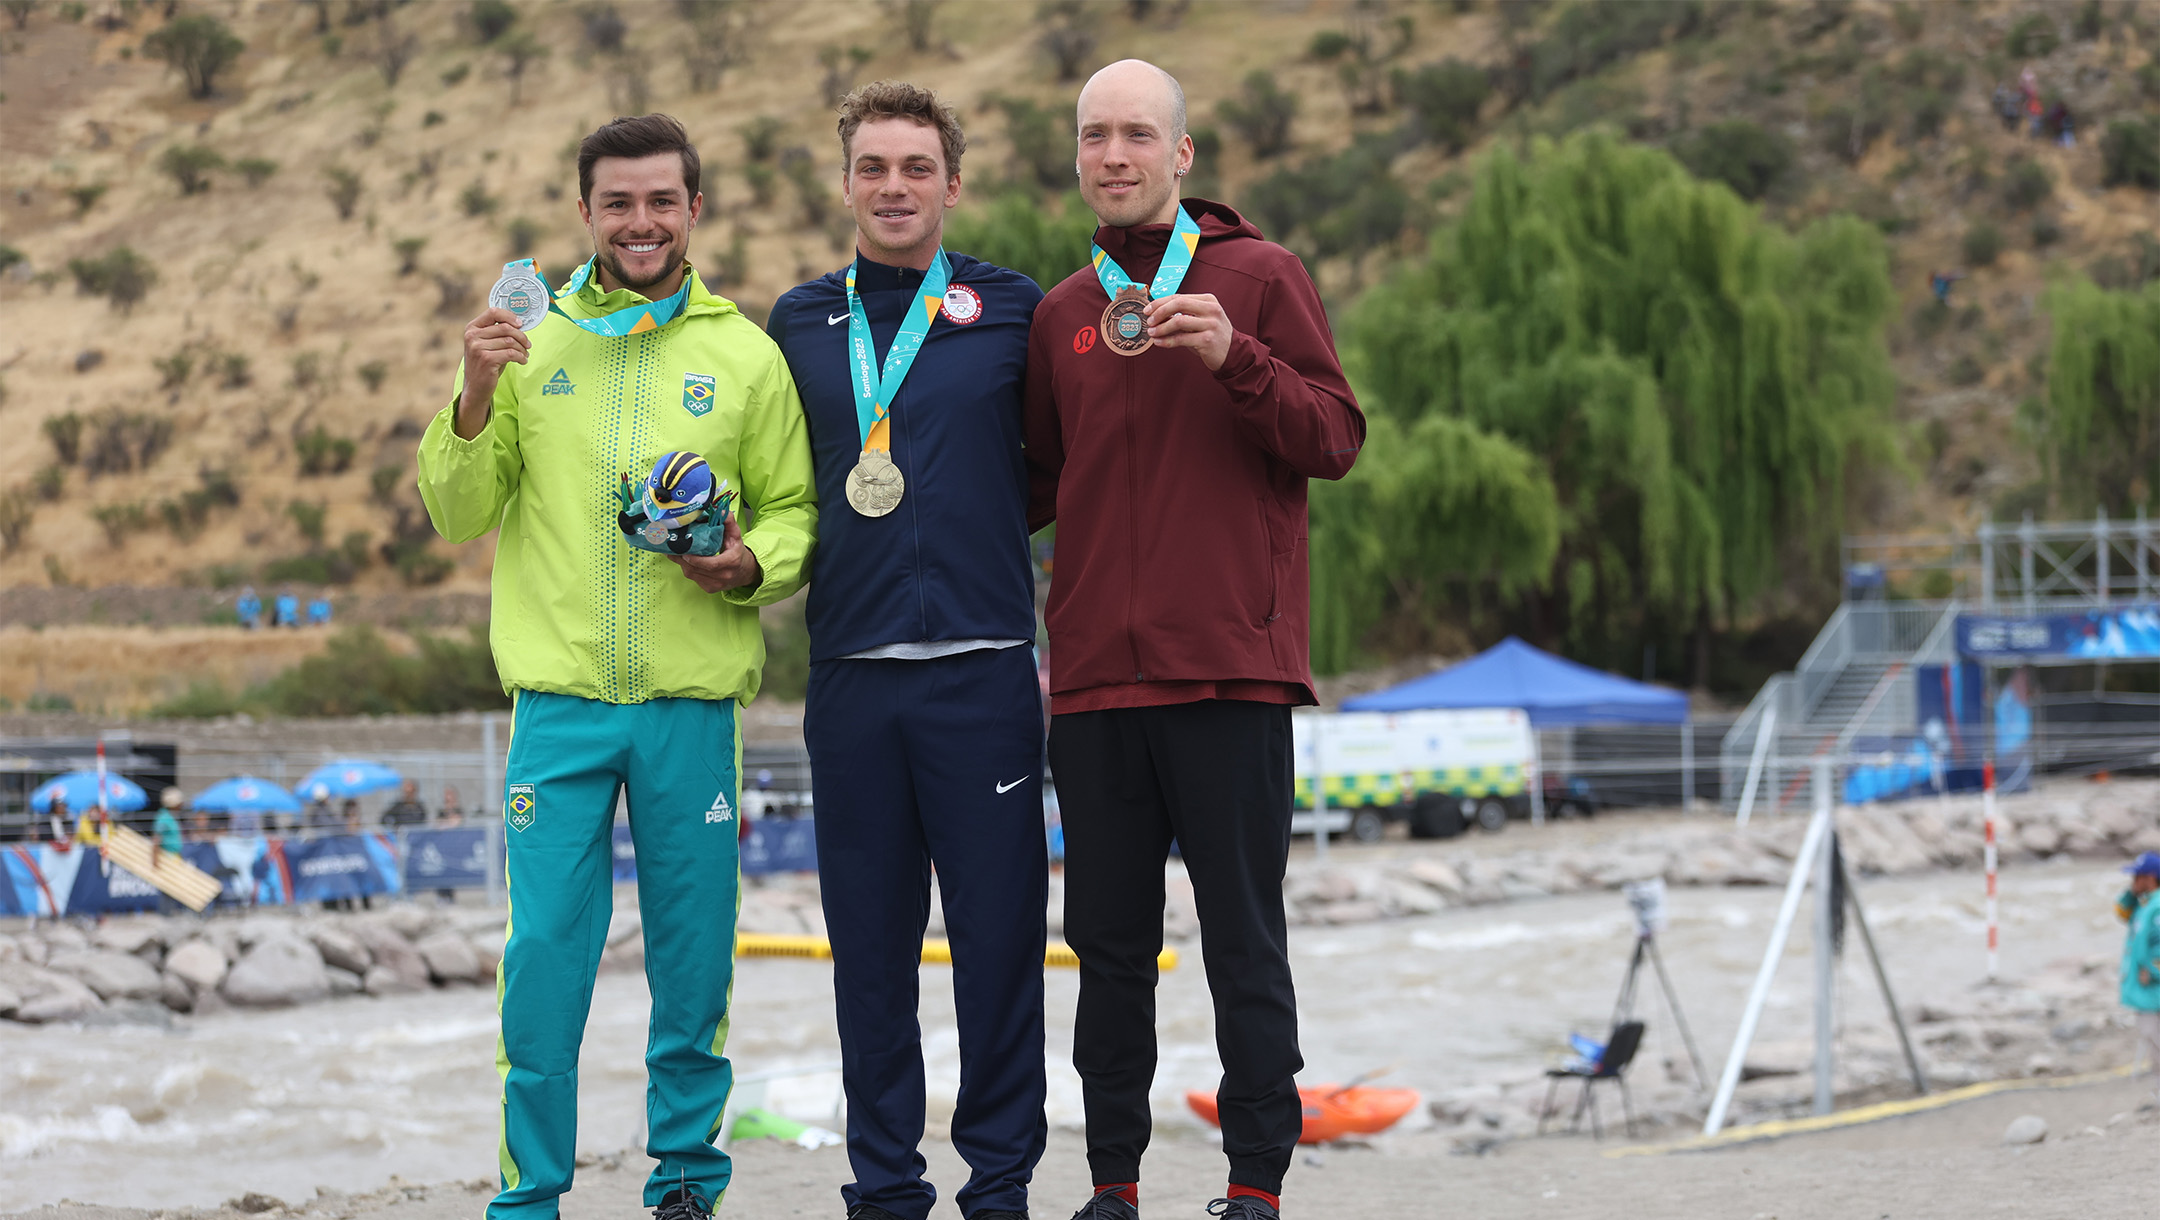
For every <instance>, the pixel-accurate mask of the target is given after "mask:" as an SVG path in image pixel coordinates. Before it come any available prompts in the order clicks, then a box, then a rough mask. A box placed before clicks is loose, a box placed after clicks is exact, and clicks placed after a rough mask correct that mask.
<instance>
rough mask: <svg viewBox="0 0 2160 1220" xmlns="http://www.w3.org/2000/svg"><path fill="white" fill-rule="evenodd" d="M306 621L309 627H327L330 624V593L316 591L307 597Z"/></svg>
mask: <svg viewBox="0 0 2160 1220" xmlns="http://www.w3.org/2000/svg"><path fill="white" fill-rule="evenodd" d="M307 621H308V626H310V627H328V626H329V625H330V595H329V594H328V593H317V594H316V595H315V596H313V597H311V598H309V599H308V604H307Z"/></svg>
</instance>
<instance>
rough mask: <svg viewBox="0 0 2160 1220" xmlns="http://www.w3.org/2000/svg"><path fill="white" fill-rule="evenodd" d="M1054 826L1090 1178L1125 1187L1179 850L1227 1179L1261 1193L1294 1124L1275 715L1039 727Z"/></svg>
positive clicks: (1213, 712) (1284, 725)
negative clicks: (1053, 780)
mask: <svg viewBox="0 0 2160 1220" xmlns="http://www.w3.org/2000/svg"><path fill="white" fill-rule="evenodd" d="M1050 765H1051V769H1052V770H1053V771H1054V772H1055V774H1056V776H1057V788H1058V801H1059V805H1060V807H1061V809H1062V810H1063V817H1064V823H1065V937H1066V940H1067V941H1068V942H1069V943H1070V944H1071V945H1072V947H1073V950H1074V951H1075V952H1076V953H1078V954H1079V956H1080V1007H1079V1012H1078V1013H1077V1015H1076V1016H1075V1018H1074V1021H1073V1066H1074V1067H1075V1068H1077V1069H1079V1072H1080V1085H1081V1094H1082V1098H1083V1100H1084V1102H1085V1103H1086V1109H1087V1144H1088V1167H1089V1169H1090V1171H1091V1172H1092V1173H1093V1175H1094V1180H1095V1181H1096V1182H1097V1183H1103V1182H1137V1181H1139V1180H1140V1156H1141V1154H1142V1153H1143V1152H1145V1151H1146V1150H1147V1145H1148V1134H1149V1132H1150V1130H1151V1128H1152V1120H1151V1119H1150V1116H1149V1113H1148V1089H1149V1087H1150V1086H1151V1085H1152V1084H1153V1082H1154V1079H1155V979H1156V969H1155V957H1156V955H1157V954H1158V953H1160V952H1161V951H1162V943H1163V865H1164V861H1165V860H1166V859H1167V858H1168V855H1169V848H1170V842H1171V840H1172V839H1173V838H1174V839H1176V840H1177V843H1178V849H1179V851H1180V852H1181V853H1182V854H1183V856H1184V858H1185V867H1186V870H1187V871H1188V872H1189V873H1190V875H1191V877H1192V884H1193V897H1194V900H1195V901H1196V903H1197V904H1198V906H1199V913H1200V941H1201V954H1202V957H1203V958H1204V959H1205V961H1206V963H1207V979H1208V990H1209V992H1210V994H1212V995H1213V996H1214V1000H1215V1045H1216V1049H1217V1050H1218V1051H1219V1052H1220V1054H1221V1056H1222V1062H1223V1076H1222V1082H1221V1085H1220V1086H1219V1088H1218V1090H1217V1094H1216V1096H1217V1100H1218V1103H1219V1105H1220V1108H1221V1114H1222V1132H1223V1152H1224V1153H1225V1154H1226V1155H1227V1156H1228V1157H1229V1159H1230V1181H1231V1182H1232V1183H1235V1184H1238V1185H1244V1186H1252V1187H1255V1188H1257V1189H1260V1190H1264V1191H1267V1192H1269V1193H1271V1194H1279V1193H1281V1191H1282V1180H1283V1171H1284V1170H1286V1169H1288V1168H1289V1166H1290V1156H1291V1152H1292V1150H1293V1149H1294V1148H1295V1146H1296V1144H1297V1137H1298V1133H1299V1130H1300V1126H1301V1124H1302V1122H1303V1118H1302V1115H1301V1111H1300V1109H1299V1105H1298V1096H1297V1082H1296V1076H1297V1073H1298V1070H1299V1069H1301V1068H1303V1067H1304V1066H1305V1062H1304V1060H1303V1059H1302V1058H1301V1057H1300V1056H1299V1054H1298V1041H1297V997H1296V995H1295V993H1294V992H1293V991H1292V988H1291V984H1290V958H1289V953H1288V939H1287V932H1286V930H1285V926H1284V919H1283V897H1282V881H1283V868H1284V865H1285V863H1286V861H1287V858H1288V855H1289V850H1290V782H1291V781H1290V709H1289V708H1287V707H1281V706H1277V705H1273V704H1265V703H1244V702H1237V701H1232V700H1207V701H1204V702H1199V703H1181V704H1174V705H1171V706H1169V707H1147V708H1127V709H1118V710H1112V711H1104V712H1079V713H1074V714H1070V715H1063V716H1053V717H1051V720H1050Z"/></svg>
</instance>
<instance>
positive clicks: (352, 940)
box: [308, 923, 375, 975]
mask: <svg viewBox="0 0 2160 1220" xmlns="http://www.w3.org/2000/svg"><path fill="white" fill-rule="evenodd" d="M308 939H309V940H312V941H314V942H315V951H316V952H317V953H320V954H322V959H323V963H324V964H325V965H328V966H335V967H336V968H338V969H339V970H344V971H348V972H350V973H352V974H354V975H363V974H366V973H367V972H368V967H370V966H372V965H374V964H375V955H374V954H373V953H370V952H369V951H368V947H367V946H366V945H365V944H363V943H361V940H360V938H359V937H358V936H355V935H353V934H352V933H351V932H350V931H347V930H346V929H344V928H341V927H338V926H337V925H336V924H327V923H324V924H316V925H315V926H314V927H312V928H309V929H308Z"/></svg>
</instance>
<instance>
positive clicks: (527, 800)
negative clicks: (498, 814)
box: [503, 784, 540, 830]
mask: <svg viewBox="0 0 2160 1220" xmlns="http://www.w3.org/2000/svg"><path fill="white" fill-rule="evenodd" d="M503 816H504V819H505V820H506V821H508V822H509V823H510V829H512V830H524V829H526V828H528V827H530V826H531V825H532V824H533V823H534V822H536V821H539V820H540V798H539V797H536V796H534V795H533V786H532V785H531V784H512V785H510V803H509V807H508V808H507V809H506V810H504V814H503Z"/></svg>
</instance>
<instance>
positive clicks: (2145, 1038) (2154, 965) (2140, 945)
mask: <svg viewBox="0 0 2160 1220" xmlns="http://www.w3.org/2000/svg"><path fill="white" fill-rule="evenodd" d="M2123 871H2124V872H2126V873H2128V874H2130V888H2129V889H2128V890H2125V891H2124V892H2123V895H2122V897H2120V898H2118V899H2116V900H2115V914H2116V915H2118V916H2120V917H2121V918H2122V919H2123V920H2124V921H2125V922H2127V923H2128V924H2129V925H2130V931H2129V935H2128V936H2126V937H2125V938H2124V940H2123V960H2122V1002H2123V1005H2124V1007H2126V1008H2128V1009H2130V1011H2131V1012H2132V1013H2134V1014H2136V1017H2137V1030H2138V1050H2139V1053H2140V1055H2141V1056H2142V1057H2143V1058H2144V1060H2145V1070H2146V1071H2147V1072H2148V1073H2151V1074H2153V1075H2155V1076H2160V899H2155V898H2154V897H2153V891H2154V890H2156V889H2160V852H2154V851H2149V852H2146V853H2144V854H2143V855H2140V856H2139V857H2138V858H2137V859H2136V860H2133V861H2131V863H2130V864H2129V866H2128V867H2126V868H2124V869H2123ZM2156 1099H2160V1091H2156Z"/></svg>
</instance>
